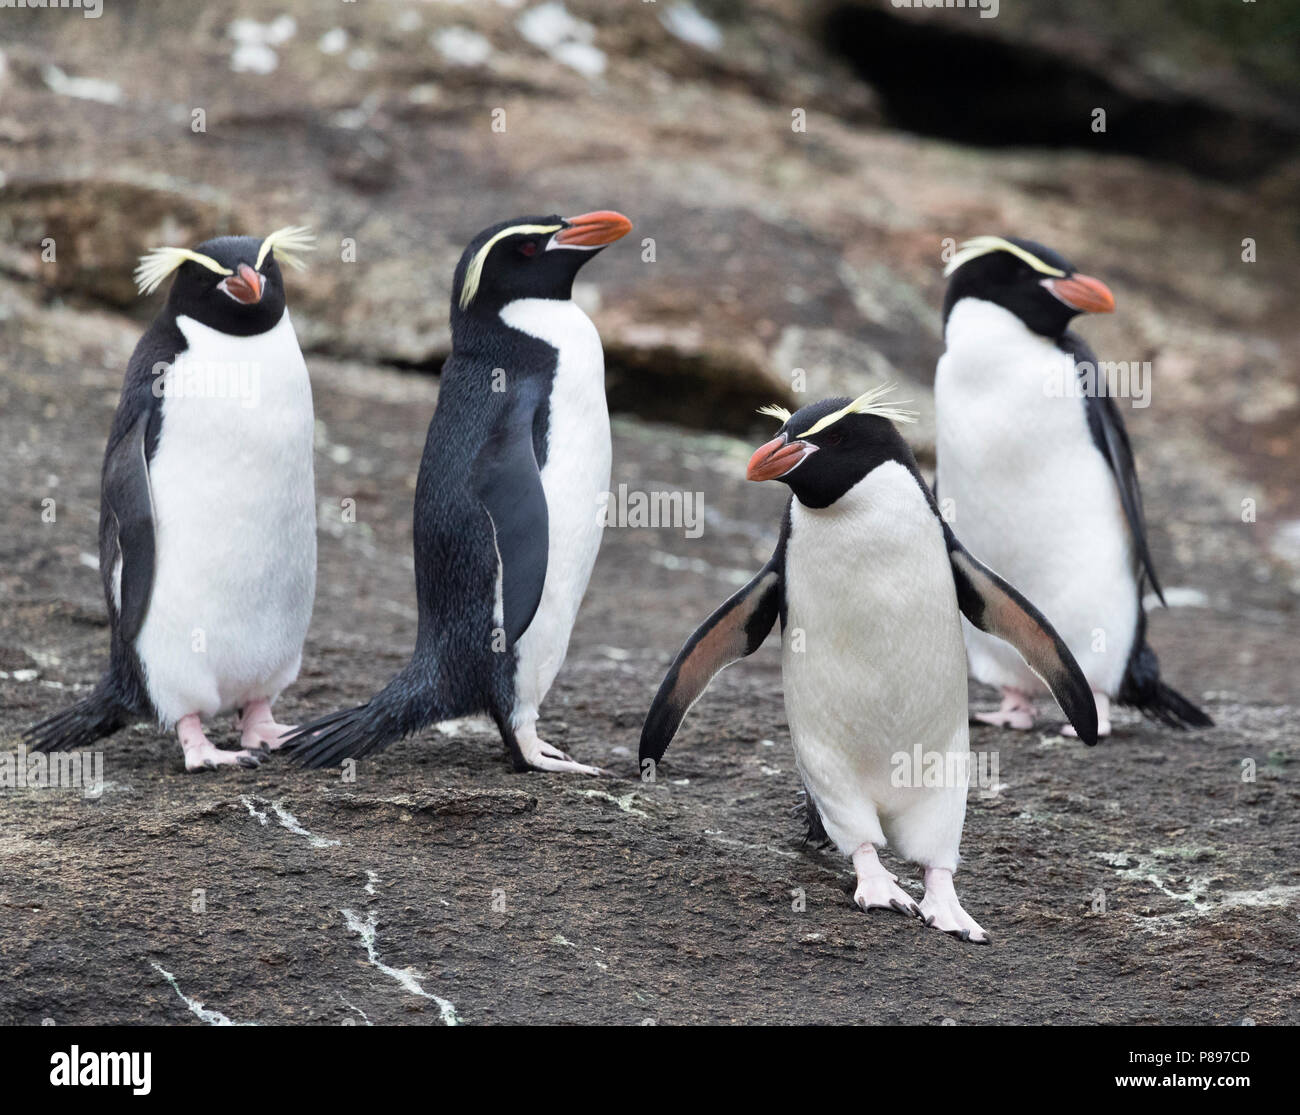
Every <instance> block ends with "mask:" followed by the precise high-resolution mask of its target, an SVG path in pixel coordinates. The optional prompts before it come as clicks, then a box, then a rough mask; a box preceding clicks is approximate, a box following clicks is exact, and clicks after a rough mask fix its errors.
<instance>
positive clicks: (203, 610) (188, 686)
mask: <svg viewBox="0 0 1300 1115" xmlns="http://www.w3.org/2000/svg"><path fill="white" fill-rule="evenodd" d="M311 247H312V244H311V237H310V235H309V232H308V230H307V229H305V228H301V227H291V228H282V229H279V230H277V231H276V232H273V233H271V235H269V236H267V237H265V238H263V239H259V238H257V237H254V236H224V237H220V238H218V239H215V240H208V241H206V242H205V243H203V244H200V245H199V246H198V248H197V249H195V250H192V251H191V250H190V249H187V248H158V249H155V250H154V251H152V252H150V253H149V254H148V255H146V256H144V257H143V258H142V259H141V261H140V266H139V267H138V268H137V269H136V275H135V278H136V283H137V285H138V287H139V290H140V293H141V294H152V293H153V292H154V291H155V290H157V289H158V287H159V286H161V285H162V283H163V282H164V281H165V280H166V279H167V278H168V276H170V275H172V274H173V273H174V274H175V279H174V280H173V282H172V286H171V291H170V293H169V294H168V297H167V304H166V305H165V306H164V307H163V310H162V312H161V313H160V314H159V315H158V316H157V317H156V318H155V319H154V320H153V322H152V324H151V325H150V326H149V328H148V329H147V330H146V331H145V333H144V336H143V337H141V339H140V342H139V343H138V344H137V345H136V347H135V351H134V352H133V353H132V355H131V360H130V362H129V364H128V366H127V372H126V379H125V382H124V384H123V386H122V396H121V400H120V402H119V403H118V407H117V413H116V414H115V415H114V417H113V425H112V428H111V431H110V433H109V437H108V446H107V448H106V450H105V453H104V467H103V472H102V477H101V484H100V516H99V571H100V577H101V578H102V580H103V584H104V597H105V600H106V601H107V604H108V616H109V625H110V628H111V644H110V650H109V668H108V672H107V673H105V674H104V676H103V677H102V678H101V679H100V681H99V683H98V684H97V685H96V686H95V689H94V690H93V692H92V693H91V694H90V696H89V697H87V698H86V699H85V700H83V701H80V702H78V703H77V704H75V705H73V706H72V707H71V708H69V709H66V710H65V711H63V712H61V713H58V714H56V715H55V716H52V717H50V718H49V719H48V720H44V721H42V722H41V723H39V724H37V725H35V726H34V727H32V728H30V729H29V730H28V732H27V734H26V737H25V738H26V742H28V743H29V744H30V745H31V746H32V747H33V748H34V749H35V750H39V751H60V750H69V749H72V748H82V747H89V746H90V745H92V744H93V743H94V742H95V741H96V740H98V739H100V738H102V737H103V736H106V735H109V734H111V733H112V732H115V731H117V730H118V729H119V728H122V727H125V726H126V725H127V724H130V723H131V722H133V721H135V720H140V719H145V718H152V719H156V720H157V721H158V723H159V724H160V725H161V726H162V727H163V728H165V729H168V730H170V729H172V728H175V730H176V733H177V735H178V736H179V738H180V743H181V748H182V750H183V751H184V755H185V769H186V770H190V771H194V770H210V769H215V768H217V767H221V766H232V765H239V766H246V767H247V766H256V765H257V763H258V762H259V761H260V757H261V755H262V754H263V753H264V752H265V751H267V750H271V749H274V748H275V747H277V746H278V745H279V742H280V737H281V735H282V734H283V733H284V732H286V731H287V730H288V729H287V728H286V727H285V726H284V725H281V724H277V723H276V722H275V719H274V717H273V716H272V713H271V704H272V702H273V701H274V700H275V699H276V698H277V697H278V696H279V694H280V692H281V691H282V690H283V689H284V688H285V687H286V686H288V685H289V684H290V683H291V682H292V681H293V680H294V679H295V678H296V677H297V676H298V668H299V665H300V664H301V661H302V645H303V640H304V639H305V637H306V635H307V625H308V623H309V622H310V620H311V611H312V602H313V599H314V597H315V591H316V494H315V485H314V481H313V473H312V445H313V436H314V418H313V413H312V399H311V382H310V380H309V378H308V375H307V365H306V363H305V362H304V360H303V356H302V351H301V349H300V348H299V347H298V338H297V336H296V334H295V333H294V330H293V324H292V323H291V322H290V320H289V311H288V309H287V308H286V305H285V290H284V279H283V276H282V275H281V272H280V266H279V264H280V263H287V264H289V265H290V266H293V267H295V268H300V267H301V266H302V262H301V260H300V259H299V254H300V253H301V252H303V251H304V250H309V249H310V248H311ZM229 711H236V712H237V713H238V719H237V721H236V723H237V726H238V727H239V729H240V733H241V738H240V743H241V745H242V746H241V749H240V750H236V751H227V750H223V749H220V748H218V747H216V746H214V745H213V744H212V743H211V742H210V741H209V740H208V738H207V737H206V736H205V735H204V732H203V726H202V718H204V717H212V716H216V715H218V714H220V713H224V712H229Z"/></svg>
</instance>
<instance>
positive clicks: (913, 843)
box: [640, 385, 1096, 944]
mask: <svg viewBox="0 0 1300 1115" xmlns="http://www.w3.org/2000/svg"><path fill="white" fill-rule="evenodd" d="M889 390H890V387H889V386H888V385H886V386H885V387H882V388H876V389H874V390H872V391H869V392H867V393H866V394H864V395H861V396H859V397H858V398H857V399H855V400H853V401H851V402H850V401H849V400H847V399H840V398H836V399H828V400H825V401H823V402H818V403H813V404H811V405H809V406H806V407H803V408H802V409H801V410H799V411H796V412H795V413H794V414H790V413H789V411H787V410H784V409H783V408H780V407H765V408H763V411H762V412H761V413H765V414H768V415H771V416H772V417H775V418H777V419H778V420H780V421H781V422H782V425H781V429H780V431H779V432H778V433H777V435H776V437H774V438H773V439H772V440H771V441H769V442H767V443H766V444H764V445H762V446H760V447H759V448H758V449H757V450H756V451H755V453H754V455H753V456H752V457H751V458H750V461H749V467H748V470H747V473H746V475H747V476H748V478H749V479H750V480H755V481H766V480H777V481H780V482H781V483H782V484H785V485H786V486H787V487H788V488H789V489H790V491H791V496H790V499H789V500H788V501H787V503H786V509H785V515H784V517H783V519H782V524H781V531H780V537H779V539H778V541H777V544H776V549H775V551H774V552H773V554H772V557H771V559H770V560H769V561H768V562H767V564H766V565H764V566H763V568H762V569H760V570H759V572H758V574H757V575H756V576H755V577H754V579H753V580H751V581H750V582H749V583H748V584H747V585H745V587H744V588H742V589H740V590H739V591H738V592H737V593H736V594H735V595H734V596H732V597H731V599H730V600H728V601H727V602H726V603H725V604H723V605H722V606H721V607H720V608H719V609H718V610H717V611H715V612H714V613H713V614H712V615H711V616H710V617H709V618H708V619H707V620H705V621H704V623H703V624H702V625H701V626H700V627H699V629H698V630H696V632H695V633H694V634H693V635H692V636H691V637H690V639H689V640H687V642H686V645H685V646H684V647H683V648H682V649H681V651H680V653H679V654H678V655H677V657H676V659H675V660H674V661H673V663H672V665H671V667H670V668H669V670H668V673H667V675H666V676H665V677H664V680H663V683H662V684H661V685H660V687H659V691H658V693H657V694H656V696H655V698H654V702H653V703H652V705H651V707H650V711H649V713H648V714H647V716H646V719H645V724H644V726H643V728H642V732H641V743H640V759H641V763H642V769H643V770H644V769H647V768H646V766H645V764H646V760H654V762H655V763H658V761H659V760H660V759H661V758H662V757H663V754H664V752H665V750H666V749H667V747H668V745H669V743H670V742H671V741H672V738H673V736H674V735H675V734H676V732H677V729H678V727H679V726H680V725H681V722H682V720H683V719H684V717H685V716H686V713H687V712H688V711H689V709H690V707H691V705H692V704H693V703H694V702H695V701H696V699H697V698H699V696H700V695H701V694H702V693H703V692H704V689H705V687H706V686H707V685H708V684H709V682H710V681H711V680H712V678H713V677H714V675H715V674H717V672H718V671H719V670H721V669H722V668H723V667H724V666H726V665H728V664H729V663H731V662H734V661H735V660H737V659H739V658H741V657H743V656H745V655H749V654H752V653H753V652H754V651H755V650H757V649H758V647H759V646H760V645H761V644H762V643H763V641H764V639H765V638H766V637H767V634H768V632H769V631H770V630H771V629H772V627H773V626H774V625H775V623H776V621H777V619H778V617H779V618H780V621H781V651H782V657H781V676H782V683H783V688H784V691H785V708H786V715H787V718H788V720H789V723H790V736H791V739H792V741H793V744H794V754H795V761H796V764H797V766H798V769H799V773H800V775H801V776H802V778H803V782H804V786H805V789H806V791H807V798H808V808H809V813H810V818H811V820H812V821H813V822H814V824H813V828H814V829H816V828H817V827H818V826H817V824H816V822H820V829H821V830H824V832H825V835H826V836H827V837H828V838H829V839H830V840H831V841H832V842H833V843H834V845H835V846H836V847H837V848H838V849H839V850H840V852H841V853H842V854H844V855H846V856H848V857H850V858H851V859H852V861H853V866H854V868H855V871H856V875H857V888H856V891H855V893H854V900H855V902H856V903H857V904H858V906H860V907H861V908H862V909H863V910H871V909H877V908H882V909H884V908H892V909H894V910H897V911H898V912H900V913H904V914H916V915H918V916H920V917H921V918H922V919H923V920H924V922H925V924H926V925H927V926H930V927H933V928H937V929H941V930H943V931H944V932H946V933H950V934H953V935H955V936H958V937H960V938H961V939H962V940H966V941H971V942H974V943H977V944H986V943H988V941H989V939H990V938H989V934H988V933H986V932H985V930H984V929H983V928H982V927H981V926H980V925H979V924H978V923H977V922H976V921H975V919H974V918H972V917H971V916H970V915H969V914H968V913H967V912H966V911H965V910H964V909H963V908H962V906H961V904H960V902H959V901H958V899H957V894H956V891H955V889H954V887H953V872H955V871H956V870H957V862H958V847H959V844H960V842H961V832H962V824H963V821H964V819H965V814H966V789H967V783H968V781H969V777H968V776H969V769H968V764H969V754H970V748H969V735H968V733H969V723H968V716H967V711H966V708H967V706H966V652H965V648H964V646H963V644H962V636H961V624H960V617H961V616H962V615H964V616H965V617H966V618H967V619H968V620H969V621H970V622H971V623H973V624H974V625H975V626H976V627H978V628H979V629H980V630H982V631H987V632H988V633H989V634H990V635H992V636H994V637H996V638H999V639H1005V640H1006V641H1007V642H1008V643H1009V644H1011V645H1012V646H1014V647H1015V648H1016V649H1017V650H1018V651H1019V652H1020V653H1021V654H1022V655H1024V657H1025V661H1026V662H1027V663H1028V665H1029V668H1030V669H1032V670H1033V671H1035V672H1036V673H1037V674H1038V675H1039V676H1041V677H1042V678H1043V679H1044V682H1045V683H1046V685H1047V686H1048V687H1049V688H1050V689H1051V691H1052V693H1053V694H1054V695H1055V697H1056V699H1057V700H1058V701H1059V702H1060V704H1061V707H1062V709H1064V710H1065V713H1066V715H1067V716H1068V717H1069V719H1070V721H1071V722H1072V723H1073V724H1075V725H1076V726H1077V728H1078V733H1079V736H1080V737H1081V738H1082V739H1083V740H1084V742H1085V743H1088V744H1093V743H1095V742H1096V709H1095V707H1094V705H1093V702H1092V699H1091V696H1090V694H1089V691H1088V684H1087V682H1086V680H1085V679H1084V676H1083V673H1082V672H1081V671H1080V669H1079V666H1078V664H1077V663H1076V662H1075V660H1074V658H1073V656H1072V655H1071V654H1070V651H1069V649H1068V648H1067V647H1066V646H1065V644H1064V643H1063V642H1062V641H1061V639H1060V637H1059V636H1058V635H1057V634H1056V632H1055V631H1054V630H1053V629H1052V627H1051V624H1049V623H1048V622H1047V620H1046V619H1044V618H1043V616H1042V614H1041V613H1040V612H1039V611H1038V609H1036V608H1035V607H1034V606H1033V605H1032V604H1030V603H1029V601H1027V600H1026V599H1025V598H1024V597H1023V596H1022V595H1021V594H1020V593H1019V592H1018V591H1017V590H1016V589H1014V588H1012V587H1011V586H1010V585H1009V584H1007V582H1006V581H1004V580H1003V579H1002V578H1001V577H999V576H998V575H997V574H996V573H994V572H992V571H991V570H990V569H988V568H987V567H986V566H985V565H983V564H982V563H980V562H979V561H977V560H976V559H975V558H974V557H972V556H971V554H970V553H969V552H968V551H967V550H966V548H965V547H964V546H962V544H961V543H960V542H959V541H958V540H957V537H956V535H954V533H953V531H952V529H951V528H950V527H949V525H948V524H947V523H946V522H944V521H943V519H942V517H941V516H940V514H939V509H938V507H937V505H936V504H935V501H934V497H933V496H932V495H931V493H930V489H929V488H928V487H927V486H926V483H925V481H924V479H923V478H922V477H921V473H920V471H919V470H918V468H917V465H916V460H915V458H914V457H913V456H912V452H911V450H910V449H909V448H908V446H907V443H906V442H905V441H904V440H903V438H902V437H901V436H900V435H899V433H898V431H897V430H896V429H895V427H894V425H893V422H892V421H891V419H893V420H895V421H911V420H913V416H912V415H911V414H909V413H908V412H906V411H903V410H902V409H900V406H899V405H891V404H890V403H888V402H886V401H884V395H885V394H886V393H887V392H888V391H889ZM918 753H920V756H921V757H922V761H923V763H924V765H925V766H926V767H929V768H932V769H937V770H939V771H941V772H942V774H941V775H940V776H938V777H925V778H920V777H917V774H918V764H915V762H914V760H915V759H916V758H917V756H918ZM886 844H888V845H890V846H891V847H892V848H893V850H894V852H895V854H896V855H898V856H899V857H901V858H902V859H904V860H907V861H909V862H912V863H916V864H919V865H920V866H921V867H923V868H924V872H925V896H924V898H923V899H922V900H921V902H920V903H919V905H918V904H917V903H916V902H915V901H913V899H912V898H911V896H910V895H908V894H907V892H906V891H904V890H903V889H902V888H901V887H899V886H898V877H897V876H896V875H894V874H892V873H891V872H889V871H888V870H887V869H886V868H885V867H884V866H883V865H882V864H881V862H880V859H879V856H878V855H877V849H879V848H881V847H884V846H885V845H886Z"/></svg>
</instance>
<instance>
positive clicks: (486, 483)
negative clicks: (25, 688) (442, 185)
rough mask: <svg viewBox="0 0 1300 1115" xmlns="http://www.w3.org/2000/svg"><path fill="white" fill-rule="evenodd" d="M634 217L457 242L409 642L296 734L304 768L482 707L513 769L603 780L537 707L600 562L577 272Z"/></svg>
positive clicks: (597, 360)
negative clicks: (397, 659)
mask: <svg viewBox="0 0 1300 1115" xmlns="http://www.w3.org/2000/svg"><path fill="white" fill-rule="evenodd" d="M631 228H632V223H631V222H630V221H629V220H628V219H627V218H626V217H624V216H623V215H622V214H621V213H614V212H610V211H599V212H594V213H584V214H582V215H581V216H577V217H567V218H565V217H556V216H551V217H520V218H516V219H514V220H510V221H503V222H502V223H500V224H497V225H493V226H492V227H491V228H487V229H484V230H483V231H482V232H480V233H479V234H478V235H477V236H476V237H475V238H474V239H473V240H472V241H471V242H470V244H469V246H468V247H467V248H466V249H465V251H464V254H463V255H462V256H461V258H460V262H459V264H458V265H457V267H456V272H455V276H454V278H453V283H452V300H451V335H452V351H451V355H450V356H449V357H448V358H447V361H446V363H445V364H444V365H443V369H442V379H441V386H440V388H439V394H438V405H437V408H436V409H435V410H434V414H433V419H432V421H431V422H430V424H429V433H428V438H427V440H426V442H425V447H424V455H423V457H422V458H421V460H420V471H419V477H418V479H417V482H416V490H415V512H414V538H415V595H416V602H417V608H418V612H419V624H418V630H417V633H416V640H415V650H414V652H413V654H412V656H411V660H410V662H409V664H408V665H407V666H406V667H405V668H404V669H403V670H402V671H401V672H400V673H399V674H398V675H397V676H396V677H394V678H393V679H392V681H390V682H389V683H388V685H387V686H386V687H385V688H384V689H383V690H382V691H380V692H379V693H377V694H376V695H375V696H374V697H372V698H371V699H370V700H369V701H368V702H367V703H366V704H364V705H361V706H359V707H357V708H352V709H347V710H344V711H342V712H336V713H333V714H331V715H328V716H325V717H322V718H321V719H319V720H317V721H315V722H313V723H311V724H305V725H303V726H302V727H301V728H300V729H298V732H297V734H296V735H295V737H294V748H295V752H296V755H297V758H298V760H299V761H300V762H301V763H303V764H304V765H306V766H311V767H321V766H330V765H336V764H338V763H339V762H340V761H342V760H344V759H348V758H360V757H362V756H365V755H369V754H372V753H374V752H376V751H380V750H382V749H383V748H385V747H387V746H388V745H389V744H391V743H393V742H395V741H396V740H399V739H402V738H403V737H405V736H408V735H410V734H411V733H412V732H415V731H417V730H419V729H420V728H422V727H424V726H425V725H427V724H431V723H434V722H436V721H442V720H451V719H454V718H456V717H460V716H467V715H471V714H475V713H484V712H485V713H487V714H488V715H490V716H491V717H492V719H493V720H494V722H495V723H496V726H497V729H498V730H499V731H500V733H501V738H502V741H503V742H504V744H505V746H506V750H507V752H508V754H509V756H510V758H511V760H512V761H513V763H514V766H515V768H516V769H517V770H527V769H534V770H546V771H569V772H578V773H583V774H599V773H600V771H599V770H598V769H597V768H596V767H592V766H586V765H584V764H582V763H578V762H575V761H574V760H573V759H572V758H571V757H570V756H569V755H567V754H565V753H564V752H563V751H561V750H560V749H559V748H557V747H555V746H553V745H552V744H549V743H547V742H546V741H545V740H543V739H542V738H541V737H540V736H539V735H538V733H537V717H538V710H539V708H540V706H541V703H542V701H543V700H544V699H545V697H546V694H547V692H548V691H549V689H550V687H551V683H552V682H553V681H554V680H555V676H556V674H557V673H558V671H559V669H560V666H561V664H562V663H563V662H564V656H565V653H566V651H567V649H568V644H569V634H570V632H571V631H572V629H573V622H574V619H575V618H576V616H577V613H578V605H579V604H580V603H581V602H582V597H583V594H584V593H585V592H586V589H587V581H588V578H589V577H590V576H591V569H592V565H593V564H594V563H595V560H596V551H597V549H598V548H599V546H600V538H601V531H602V528H603V519H602V517H601V515H600V514H599V511H600V507H601V505H602V498H603V497H605V496H606V495H607V493H608V490H609V478H610V463H611V450H610V433H609V415H608V412H607V410H606V406H605V357H604V352H603V350H602V349H601V345H600V336H599V334H597V332H596V327H595V326H594V325H593V324H592V322H591V319H590V318H588V317H587V315H586V314H585V313H584V312H583V311H582V309H581V308H580V307H579V306H578V305H577V304H576V303H575V302H574V301H573V297H572V292H573V280H574V277H575V276H576V275H577V273H578V271H579V269H580V268H581V267H582V266H583V264H585V263H587V262H588V261H590V260H591V259H592V257H593V256H595V255H596V254H597V253H598V252H600V251H601V250H602V249H604V248H605V247H606V246H607V245H609V244H612V243H614V242H615V241H616V240H618V239H620V238H621V237H623V236H625V235H626V234H627V233H628V232H629V231H630V230H631Z"/></svg>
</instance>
